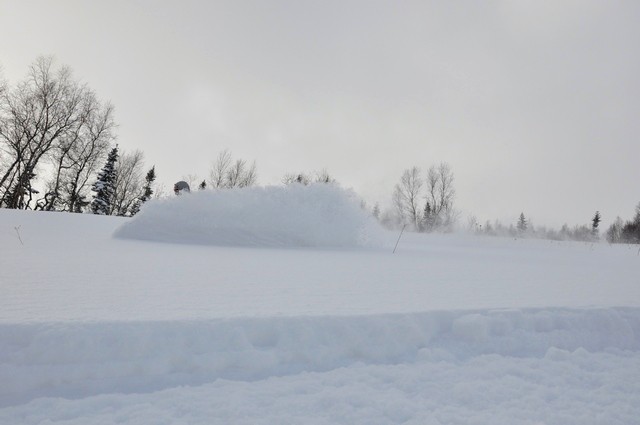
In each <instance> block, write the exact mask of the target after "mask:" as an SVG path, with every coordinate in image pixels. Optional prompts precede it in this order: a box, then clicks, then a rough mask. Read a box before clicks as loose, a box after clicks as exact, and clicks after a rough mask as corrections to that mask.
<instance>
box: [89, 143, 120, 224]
mask: <svg viewBox="0 0 640 425" xmlns="http://www.w3.org/2000/svg"><path fill="white" fill-rule="evenodd" d="M117 161H118V146H116V147H115V148H113V149H111V152H109V156H108V157H107V162H106V164H105V165H104V167H103V168H102V170H101V171H100V172H99V173H98V180H97V181H96V182H95V183H94V184H93V186H91V191H92V192H95V195H93V201H92V202H91V212H92V213H93V214H100V215H108V214H109V208H110V206H111V198H112V197H113V193H114V191H115V180H116V162H117Z"/></svg>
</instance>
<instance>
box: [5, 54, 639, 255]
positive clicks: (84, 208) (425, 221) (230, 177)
mask: <svg viewBox="0 0 640 425" xmlns="http://www.w3.org/2000/svg"><path fill="white" fill-rule="evenodd" d="M115 140H116V123H115V120H114V108H113V106H112V105H111V104H110V103H108V102H102V101H100V100H99V99H98V98H97V96H96V94H95V93H94V92H93V91H92V90H91V89H89V88H88V87H87V85H86V84H81V83H80V82H78V81H77V80H75V79H74V78H73V75H72V72H71V70H70V69H69V68H68V67H59V68H56V67H55V66H54V60H53V58H51V57H41V58H38V59H37V60H36V61H35V62H34V63H33V64H32V65H31V67H30V68H29V71H28V74H27V77H26V78H25V80H23V81H22V82H19V83H18V84H17V85H16V86H15V87H12V88H10V87H8V85H7V84H6V83H3V82H2V81H1V80H0V208H11V209H33V210H42V211H64V212H73V213H82V212H90V213H94V214H102V215H117V216H133V215H135V214H136V213H137V212H138V211H139V210H140V208H141V206H142V205H143V204H144V203H145V202H146V201H147V200H149V199H151V198H152V197H164V196H168V195H166V194H165V193H164V190H163V188H162V187H161V186H160V187H157V186H156V185H155V180H156V169H155V166H152V167H151V168H149V169H148V170H146V171H145V165H144V155H143V153H142V152H141V151H139V150H135V151H131V152H127V151H124V150H121V149H120V147H119V146H118V145H115ZM184 180H187V181H188V183H189V184H190V186H192V187H193V186H196V187H197V188H198V189H200V190H206V189H231V188H242V187H250V186H254V185H256V184H257V167H256V163H255V162H252V163H249V162H248V161H246V160H244V159H234V158H233V157H232V154H231V153H230V152H229V151H228V150H224V151H222V152H220V154H219V155H218V157H217V158H216V160H215V161H214V162H213V164H212V167H211V169H210V171H209V177H208V179H202V180H200V179H199V178H198V177H197V176H196V175H188V176H186V177H184ZM454 180H455V179H454V173H453V170H452V169H451V167H450V166H449V165H448V164H446V163H440V164H437V165H432V166H431V167H429V168H427V169H426V172H425V171H423V170H422V169H421V168H420V167H417V166H414V167H411V168H408V169H406V170H405V171H404V172H403V173H402V175H401V176H400V180H399V182H398V183H397V184H396V185H395V187H394V191H393V194H392V207H391V208H388V209H386V210H385V211H381V209H380V206H379V204H376V205H374V206H373V208H371V209H370V211H371V214H372V215H373V216H374V217H375V218H376V219H378V221H379V222H380V223H381V224H382V225H384V226H385V227H387V228H392V229H399V228H406V229H407V230H409V231H414V232H449V231H452V230H454V228H456V227H459V219H460V215H461V214H460V212H459V211H458V210H457V209H456V208H455V205H454V201H455V193H456V192H455V187H454ZM282 183H283V184H304V185H307V184H311V183H330V184H337V182H336V180H335V179H334V178H333V177H332V176H331V175H330V174H329V173H328V172H327V171H326V170H322V171H319V172H313V173H307V172H296V173H288V174H285V175H284V177H283V179H282ZM363 207H364V208H367V209H369V208H368V207H367V206H365V205H364V204H363ZM600 221H601V217H600V213H599V212H596V214H595V215H594V216H593V219H592V220H591V223H590V224H583V225H577V226H574V227H573V228H571V227H569V226H568V225H564V226H563V227H562V228H561V229H559V230H555V229H547V228H545V227H534V226H533V225H532V224H531V223H530V222H529V220H528V219H527V218H526V217H525V215H524V213H522V214H521V215H520V217H519V218H518V219H517V221H516V222H515V225H514V224H510V225H508V226H505V225H503V224H501V223H499V222H498V221H495V222H493V223H492V222H490V221H486V222H485V223H484V225H480V224H479V222H478V220H477V219H476V218H475V217H470V218H469V221H468V225H467V230H469V231H471V232H473V233H477V234H483V235H493V236H513V237H536V238H545V239H553V240H580V241H595V240H599V239H600V237H601V236H600V229H599V224H600ZM604 235H605V237H606V240H607V241H609V242H611V243H640V204H638V207H637V208H636V213H635V216H634V218H633V219H631V220H628V221H624V220H622V219H621V218H620V217H618V218H617V219H616V220H615V221H614V223H613V224H612V225H611V226H610V227H609V228H608V229H607V230H606V232H605V234H604Z"/></svg>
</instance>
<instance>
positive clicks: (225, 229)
mask: <svg viewBox="0 0 640 425" xmlns="http://www.w3.org/2000/svg"><path fill="white" fill-rule="evenodd" d="M381 235H382V231H381V229H380V228H379V226H378V224H377V223H376V222H375V220H374V219H373V217H372V216H371V215H370V214H369V213H368V212H367V211H366V210H364V209H363V208H362V207H361V206H360V204H359V201H358V199H357V197H356V195H355V194H354V193H352V192H349V191H346V190H344V189H341V188H339V187H338V186H336V185H333V184H312V185H309V186H304V185H300V184H291V185H288V186H272V187H252V188H242V189H228V190H216V191H214V190H203V191H196V192H191V193H190V194H186V193H185V194H183V195H182V196H176V197H172V198H168V199H161V200H154V201H150V202H148V203H147V204H146V205H145V206H144V208H143V209H142V211H141V212H140V213H139V214H137V215H136V216H135V217H134V218H133V220H131V221H130V222H128V223H126V224H124V225H123V226H122V227H121V228H119V229H118V230H116V232H115V236H116V237H118V238H123V239H141V240H148V241H161V242H176V243H187V244H203V245H218V246H263V247H354V246H367V245H372V244H373V245H375V244H380V243H381V242H382V239H381Z"/></svg>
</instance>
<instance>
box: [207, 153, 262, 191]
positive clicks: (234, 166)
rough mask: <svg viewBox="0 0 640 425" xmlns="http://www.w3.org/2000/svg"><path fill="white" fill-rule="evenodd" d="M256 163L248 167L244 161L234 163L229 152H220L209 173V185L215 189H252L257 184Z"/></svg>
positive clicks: (239, 160)
mask: <svg viewBox="0 0 640 425" xmlns="http://www.w3.org/2000/svg"><path fill="white" fill-rule="evenodd" d="M257 180H258V175H257V171H256V163H255V162H253V163H252V164H251V166H249V165H247V162H246V161H245V160H244V159H237V160H236V161H233V158H232V156H231V153H230V152H229V151H228V150H226V149H225V150H224V151H222V152H220V154H219V155H218V158H217V159H216V161H215V162H214V164H213V167H212V168H211V172H210V173H209V184H210V185H211V187H212V188H214V189H232V188H239V187H250V186H253V185H255V184H256V182H257Z"/></svg>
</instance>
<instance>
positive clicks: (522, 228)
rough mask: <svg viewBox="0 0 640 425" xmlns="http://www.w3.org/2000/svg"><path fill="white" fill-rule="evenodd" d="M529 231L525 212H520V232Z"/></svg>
mask: <svg viewBox="0 0 640 425" xmlns="http://www.w3.org/2000/svg"><path fill="white" fill-rule="evenodd" d="M526 231H527V219H526V218H525V217H524V213H520V218H518V233H524V232H526Z"/></svg>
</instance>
